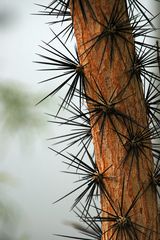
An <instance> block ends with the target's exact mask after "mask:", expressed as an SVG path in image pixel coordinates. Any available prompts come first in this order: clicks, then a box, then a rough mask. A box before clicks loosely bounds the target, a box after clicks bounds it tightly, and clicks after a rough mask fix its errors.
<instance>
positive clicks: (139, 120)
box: [37, 0, 160, 240]
mask: <svg viewBox="0 0 160 240" xmlns="http://www.w3.org/2000/svg"><path fill="white" fill-rule="evenodd" d="M40 6H41V7H44V11H42V12H41V13H40V14H42V15H47V16H52V17H53V18H54V17H56V19H55V18H54V20H53V21H52V22H50V23H51V24H53V27H54V25H55V24H57V23H62V25H63V23H64V22H65V23H68V22H69V24H68V26H67V27H64V28H62V30H60V32H59V33H58V34H56V33H55V32H54V29H53V30H52V31H53V33H54V37H53V38H52V40H51V41H50V43H44V44H45V45H44V46H41V47H42V49H43V50H44V51H45V52H46V54H44V55H43V54H38V55H39V56H40V57H41V58H42V59H43V60H42V61H37V62H38V63H39V64H42V65H43V66H46V67H47V68H44V69H41V70H44V71H46V70H48V71H53V72H54V73H57V72H59V74H56V75H53V76H51V77H50V78H48V79H45V80H44V81H43V82H47V81H51V80H53V81H56V80H59V79H61V77H63V78H64V81H62V82H61V83H58V84H57V87H54V89H53V90H52V91H51V92H50V93H49V94H48V95H47V96H46V97H44V99H45V98H47V97H49V96H52V95H54V94H56V93H57V92H58V91H59V90H61V89H62V88H63V87H64V86H66V85H68V83H69V86H68V90H67V93H66V95H65V96H64V98H63V100H62V104H61V106H60V109H59V111H58V113H57V114H56V115H50V116H51V117H56V119H54V120H52V121H51V122H53V123H55V124H57V123H59V124H60V125H62V126H66V125H69V126H72V127H73V131H72V132H71V133H68V134H64V135H60V136H57V137H53V138H51V139H52V140H58V143H59V144H61V143H62V144H65V143H66V142H67V143H68V142H69V143H68V145H66V146H63V148H62V149H61V150H60V151H57V150H55V149H53V148H51V149H52V150H53V151H54V152H56V153H58V154H60V155H61V157H62V158H64V159H65V164H66V165H67V166H68V167H69V168H70V169H69V170H67V171H66V172H67V173H70V174H75V175H77V176H78V177H79V178H78V180H77V181H76V183H77V184H79V185H78V186H77V187H75V188H73V189H72V190H71V192H69V193H67V194H65V195H64V196H62V197H61V198H59V199H58V200H57V201H55V202H58V201H59V200H62V199H63V198H65V197H67V196H69V195H70V194H72V193H73V192H77V191H79V190H82V192H81V193H80V194H79V195H77V197H76V199H75V201H74V202H73V205H72V209H74V210H75V213H76V215H77V216H78V217H79V218H80V220H81V221H82V222H83V223H84V224H85V227H83V226H81V225H76V224H75V223H74V224H73V225H74V227H75V228H76V229H77V230H79V231H80V232H81V233H82V234H83V235H85V236H82V237H79V236H78V237H77V236H76V237H75V239H81V240H86V239H87V240H90V239H91V240H95V239H96V240H101V239H102V240H107V239H109V240H129V239H131V240H134V239H135V240H146V239H150V240H151V239H152V240H158V239H159V238H160V232H159V223H158V201H157V197H158V199H160V193H159V192H158V189H159V187H160V148H159V147H160V144H159V143H158V142H157V140H158V141H159V138H160V121H159V116H160V91H159V89H158V88H159V81H160V77H159V73H158V74H157V73H156V72H154V71H153V70H157V72H158V69H159V66H160V63H159V45H158V43H156V41H155V44H153V45H152V44H150V43H148V42H147V40H148V39H149V38H151V39H154V37H153V36H152V32H154V31H155V30H156V28H155V27H154V25H153V20H154V19H155V18H156V17H157V16H158V15H157V16H154V15H153V14H152V13H151V12H150V11H149V10H148V9H147V8H146V6H143V5H142V4H141V2H140V1H138V0H128V1H126V0H98V1H96V0H85V1H83V0H57V1H56V0H53V1H52V2H51V3H50V4H49V6H43V5H40ZM57 17H58V20H57ZM73 32H74V34H75V38H76V44H77V48H76V54H75V55H74V54H73V53H72V52H71V50H70V49H68V47H67V43H66V41H64V40H63V37H62V35H63V33H66V34H68V36H67V40H68V39H69V38H70V36H71V33H73ZM139 37H142V38H141V39H140V38H139ZM54 39H57V40H58V41H59V43H60V45H61V47H62V48H63V49H64V50H65V51H66V52H67V55H65V53H63V51H62V52H61V50H60V49H57V47H56V45H54ZM154 40H155V39H154ZM47 54H48V55H47ZM157 82H158V83H157ZM75 97H76V98H77V97H78V98H79V103H80V106H78V105H77V104H76V103H74V98H75ZM44 99H43V100H44ZM62 108H64V109H65V110H68V111H69V113H70V114H71V115H72V116H71V117H70V118H69V119H67V118H65V117H64V116H63V117H62V116H61V115H60V116H59V115H58V114H59V113H60V112H61V110H62ZM76 128H77V129H76ZM91 141H93V146H94V157H93V156H92V154H91V152H90V143H91ZM77 145H78V146H77ZM74 146H76V149H77V148H79V149H78V151H77V154H76V155H74V154H73V153H72V152H70V153H68V151H67V153H66V150H69V149H70V148H71V149H72V148H74ZM97 200H98V201H99V202H98V203H100V207H98V206H99V204H98V205H97ZM81 202H82V203H81ZM91 208H93V209H94V210H95V215H94V216H92V214H91V213H90V209H91ZM58 236H61V237H67V238H71V239H73V238H74V237H73V236H67V235H63V234H58Z"/></svg>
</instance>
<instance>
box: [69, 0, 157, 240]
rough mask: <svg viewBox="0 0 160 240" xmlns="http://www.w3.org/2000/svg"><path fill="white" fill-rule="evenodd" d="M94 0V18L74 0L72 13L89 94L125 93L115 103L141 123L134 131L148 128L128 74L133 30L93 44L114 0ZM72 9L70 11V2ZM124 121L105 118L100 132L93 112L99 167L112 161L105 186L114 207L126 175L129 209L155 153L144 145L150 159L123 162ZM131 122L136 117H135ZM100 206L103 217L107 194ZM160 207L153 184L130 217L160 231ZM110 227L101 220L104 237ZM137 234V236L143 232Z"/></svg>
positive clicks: (122, 7)
mask: <svg viewBox="0 0 160 240" xmlns="http://www.w3.org/2000/svg"><path fill="white" fill-rule="evenodd" d="M90 2H91V5H92V9H93V11H94V13H95V16H96V19H95V17H94V16H93V15H92V14H91V12H89V11H87V8H86V17H87V21H84V18H83V16H82V13H81V9H80V7H79V4H78V1H75V2H74V14H73V16H72V17H73V25H74V32H75V37H76V41H77V47H78V54H79V58H80V62H81V64H82V65H85V68H84V72H85V76H86V78H87V80H88V84H87V86H86V92H87V95H88V96H89V97H91V98H92V99H94V100H96V101H99V99H98V95H97V94H96V92H97V91H100V92H101V95H103V97H104V99H105V101H106V102H108V101H109V98H110V96H111V93H114V95H115V96H116V95H117V94H118V93H120V92H122V93H123V94H122V97H121V101H119V103H118V104H116V105H115V107H116V108H118V110H119V111H120V112H123V113H124V114H125V115H126V116H130V117H131V118H132V119H134V120H135V121H136V122H137V123H138V124H139V125H137V124H134V123H133V131H136V129H137V128H141V126H143V127H147V126H148V122H147V115H146V109H145V104H144V95H143V94H142V86H141V83H140V79H137V76H132V78H131V75H130V70H131V68H132V67H133V66H132V61H131V57H132V58H134V56H135V46H134V38H133V35H132V31H131V29H130V30H128V31H126V32H125V31H124V32H123V33H122V35H123V38H121V37H119V36H116V43H115V42H112V40H113V39H112V38H110V39H109V40H108V42H107V44H106V41H107V37H104V36H103V37H102V38H101V39H100V40H99V41H97V43H96V44H94V43H95V41H96V40H97V36H99V35H100V33H101V32H102V31H103V28H104V26H105V25H106V20H105V18H104V16H107V19H110V18H111V14H113V8H114V7H115V3H116V1H113V0H98V1H95V0H91V1H90ZM117 2H119V4H118V7H117V10H116V11H119V12H120V13H121V19H120V21H125V22H126V23H127V24H128V26H129V19H128V14H127V9H126V2H125V0H119V1H117ZM71 3H72V2H71ZM84 6H85V4H84ZM85 7H86V6H85ZM70 8H71V13H72V4H71V7H70ZM110 31H113V35H114V31H116V29H115V26H114V27H113V29H110ZM117 44H118V45H117ZM117 46H118V47H117ZM96 89H98V90H96ZM122 99H124V100H122ZM88 108H89V110H91V109H92V106H91V103H89V102H88ZM113 118H114V116H113ZM113 121H114V120H113ZM126 121H127V120H125V121H123V120H122V121H117V122H116V120H115V121H114V123H115V125H116V130H117V132H116V130H115V129H113V125H111V124H110V122H109V121H107V120H106V123H105V125H104V128H103V137H102V133H101V124H102V122H101V120H99V121H97V122H96V124H94V122H95V121H94V117H92V116H91V126H92V137H93V143H94V149H95V157H96V162H97V165H98V168H99V170H100V171H101V172H103V171H104V170H105V169H106V168H107V166H109V165H112V167H111V168H110V169H109V170H108V171H109V175H110V176H113V178H106V180H105V185H106V189H107V190H108V192H109V193H110V196H111V199H114V205H115V206H118V202H120V201H121V200H120V196H121V194H122V182H123V176H124V175H125V179H126V181H125V186H124V189H125V193H124V203H123V207H124V212H125V211H127V210H128V208H129V206H130V205H131V202H132V200H133V199H134V197H135V196H136V194H137V192H138V191H139V190H140V189H141V188H142V186H144V185H145V183H147V182H148V181H149V180H148V175H147V174H146V173H147V172H148V169H151V170H152V169H153V155H152V152H151V150H150V149H149V148H148V149H147V148H146V149H145V150H144V151H145V155H146V156H147V159H146V157H145V156H144V155H143V154H142V153H141V154H140V156H139V157H138V160H135V159H134V161H133V162H132V156H130V155H129V156H128V158H127V160H126V161H125V162H123V159H124V158H125V156H126V149H125V147H124V146H127V140H126V139H125V138H123V137H122V136H127V134H128V133H127V128H126V125H125V124H124V122H125V123H126ZM129 122H132V120H131V121H129ZM122 142H123V144H122ZM137 161H138V167H137ZM107 174H108V173H107ZM101 208H102V209H103V212H102V215H103V217H104V216H106V215H107V214H106V213H105V212H104V211H107V212H111V213H113V208H112V207H111V205H110V204H109V202H108V201H107V199H106V198H105V197H101ZM157 212H158V206H157V200H156V192H155V190H154V189H152V188H148V189H147V191H144V193H143V194H142V196H141V197H140V198H139V199H138V201H137V203H136V204H135V206H134V209H133V211H132V213H133V214H132V220H133V221H134V222H138V223H140V224H141V225H142V226H144V227H145V228H149V229H152V230H153V229H154V231H155V232H158V223H157ZM109 226H110V225H109V224H108V222H105V221H103V222H102V232H105V234H103V239H109V237H111V236H112V234H113V230H111V231H107V229H108V227H109ZM142 231H143V230H142ZM144 231H145V230H144ZM137 234H138V236H139V234H140V233H137ZM153 235H154V236H153V238H152V239H158V235H157V234H153ZM112 239H113V238H112ZM115 239H116V235H115ZM126 239H128V238H126ZM135 239H136V238H135ZM138 239H146V235H143V234H142V235H141V238H138Z"/></svg>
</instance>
